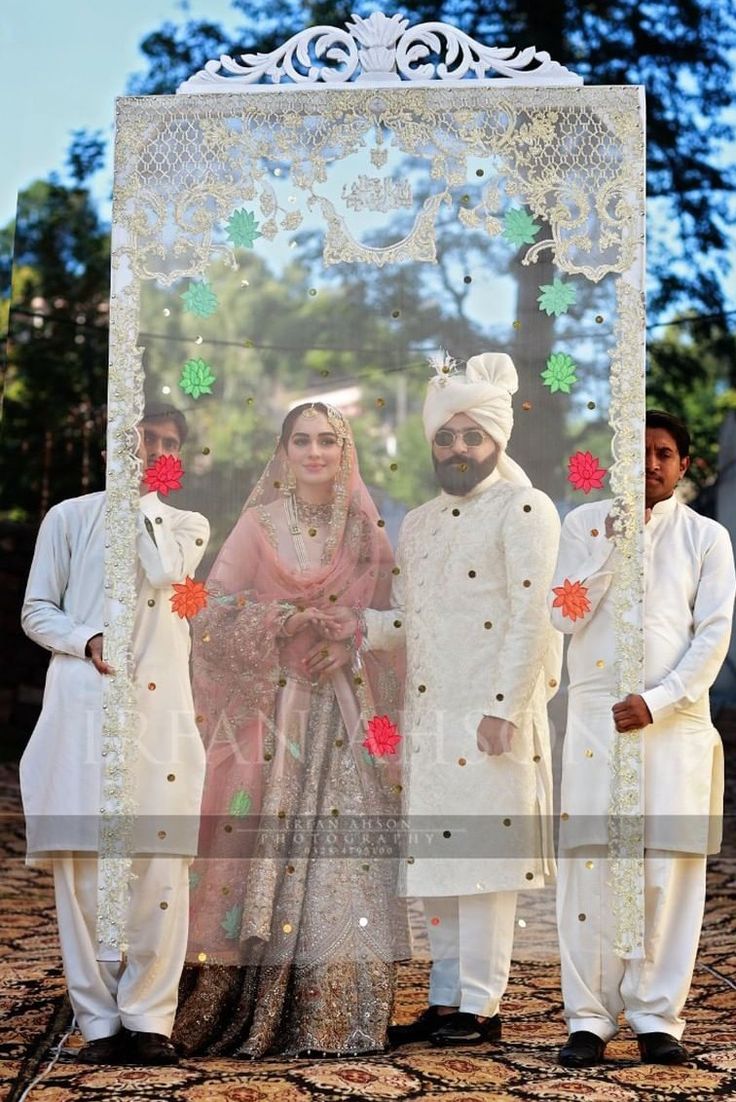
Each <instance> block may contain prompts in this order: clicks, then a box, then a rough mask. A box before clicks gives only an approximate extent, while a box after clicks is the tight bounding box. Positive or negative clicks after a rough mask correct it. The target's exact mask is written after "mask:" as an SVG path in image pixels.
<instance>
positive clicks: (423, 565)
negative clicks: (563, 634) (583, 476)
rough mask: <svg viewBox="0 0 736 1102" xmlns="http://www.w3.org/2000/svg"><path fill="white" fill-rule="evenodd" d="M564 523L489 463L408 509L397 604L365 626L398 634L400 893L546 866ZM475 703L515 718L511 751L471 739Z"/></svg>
mask: <svg viewBox="0 0 736 1102" xmlns="http://www.w3.org/2000/svg"><path fill="white" fill-rule="evenodd" d="M558 534H559V520H558V517H557V512H556V510H555V508H554V506H553V504H552V502H551V501H550V500H549V498H548V497H546V496H545V494H543V493H541V492H540V491H539V490H535V489H532V488H530V487H529V488H526V487H519V486H514V485H511V483H509V482H507V481H505V480H503V479H500V478H499V476H498V474H497V473H496V472H494V473H493V474H492V475H491V476H490V477H489V478H487V479H485V480H484V481H483V482H482V483H480V484H479V485H478V486H477V487H476V488H475V490H474V491H473V492H471V493H470V494H468V495H467V496H465V497H455V496H452V495H450V494H446V493H442V494H440V496H439V497H437V498H434V499H433V500H432V501H429V502H427V503H426V504H425V505H422V506H420V507H419V508H418V509H415V510H413V511H412V512H411V513H409V514H408V515H407V517H406V518H405V519H404V523H403V525H402V529H401V535H400V538H399V546H398V550H397V566H398V569H399V574H398V575H397V577H396V579H395V586H394V594H393V603H394V606H395V607H394V608H393V609H392V610H391V611H388V612H379V611H376V610H372V609H368V610H367V611H366V627H367V643H368V646H369V647H370V648H371V649H375V650H381V649H387V648H390V647H392V646H397V645H399V644H402V643H405V645H406V655H407V676H406V694H405V711H404V719H403V731H402V734H403V735H404V743H403V750H404V760H405V766H406V782H405V785H404V796H405V812H406V814H407V815H408V817H409V835H408V838H409V840H408V850H409V852H408V853H407V855H406V861H405V864H404V868H405V870H406V878H405V884H404V886H403V890H405V892H406V894H407V895H411V896H449V895H475V894H478V893H486V892H497V891H516V890H517V889H520V888H534V887H541V886H542V885H543V884H544V883H545V879H546V877H547V876H548V875H549V874H550V873H551V872H552V871H553V862H552V859H551V856H550V847H549V839H548V837H547V831H546V826H547V824H548V816H549V815H550V814H551V779H550V778H551V766H550V748H549V732H548V725H547V713H546V699H547V695H548V690H549V688H550V687H551V688H552V689H554V688H555V687H556V685H557V679H558V677H559V666H560V658H561V638H560V636H559V635H558V634H557V633H556V632H554V631H553V630H552V629H551V627H550V624H549V618H548V615H547V610H546V592H547V590H548V587H549V584H550V581H551V578H552V572H553V570H554V564H555V559H556V554H557V542H558ZM483 715H491V716H498V717H499V718H501V719H508V720H510V721H512V722H513V723H515V724H516V726H517V731H516V733H515V735H514V740H513V744H512V748H511V750H510V752H509V753H506V754H503V755H500V756H498V757H491V756H489V755H487V754H485V753H483V752H482V751H480V750H479V749H478V747H477V744H476V732H477V728H478V724H479V722H480V720H481V718H482V716H483Z"/></svg>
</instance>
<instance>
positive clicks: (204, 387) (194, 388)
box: [179, 359, 215, 398]
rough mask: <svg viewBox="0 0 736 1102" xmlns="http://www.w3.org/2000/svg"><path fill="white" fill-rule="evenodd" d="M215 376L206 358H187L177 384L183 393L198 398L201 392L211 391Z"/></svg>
mask: <svg viewBox="0 0 736 1102" xmlns="http://www.w3.org/2000/svg"><path fill="white" fill-rule="evenodd" d="M214 381H215V376H214V375H213V374H212V368H211V367H210V365H209V364H208V363H207V361H206V360H200V359H196V360H187V362H186V363H185V364H184V367H183V368H182V372H181V379H179V386H180V387H181V389H182V390H183V391H184V393H185V394H189V395H191V397H192V398H199V397H200V396H201V395H202V394H211V393H212V384H213V383H214Z"/></svg>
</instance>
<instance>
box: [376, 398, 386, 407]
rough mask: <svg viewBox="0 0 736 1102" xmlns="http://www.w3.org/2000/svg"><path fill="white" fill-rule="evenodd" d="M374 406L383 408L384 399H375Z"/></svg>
mask: <svg viewBox="0 0 736 1102" xmlns="http://www.w3.org/2000/svg"><path fill="white" fill-rule="evenodd" d="M376 405H377V406H385V405H386V399H385V398H376Z"/></svg>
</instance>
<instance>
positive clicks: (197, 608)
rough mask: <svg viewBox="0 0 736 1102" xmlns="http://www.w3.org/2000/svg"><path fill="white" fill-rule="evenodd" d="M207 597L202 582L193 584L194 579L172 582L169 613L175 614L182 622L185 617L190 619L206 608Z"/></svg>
mask: <svg viewBox="0 0 736 1102" xmlns="http://www.w3.org/2000/svg"><path fill="white" fill-rule="evenodd" d="M207 597H208V593H207V590H206V589H205V587H204V582H195V580H194V578H190V577H187V578H185V580H184V581H183V582H181V583H179V582H174V593H173V596H171V597H169V600H170V601H171V611H172V612H176V613H177V615H178V616H180V617H181V619H182V620H183V619H184V618H185V617H188V618H190V619H191V617H192V616H196V615H197V613H198V612H201V610H202V609H203V608H206V607H207Z"/></svg>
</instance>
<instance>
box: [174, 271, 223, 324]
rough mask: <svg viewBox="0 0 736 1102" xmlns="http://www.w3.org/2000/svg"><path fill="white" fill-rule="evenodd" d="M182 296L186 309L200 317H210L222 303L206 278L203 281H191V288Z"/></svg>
mask: <svg viewBox="0 0 736 1102" xmlns="http://www.w3.org/2000/svg"><path fill="white" fill-rule="evenodd" d="M181 297H182V300H183V302H184V309H185V310H186V311H188V313H190V314H195V315H196V317H198V318H209V317H210V316H211V315H212V314H214V312H215V310H216V309H217V307H218V306H219V305H220V301H219V299H218V297H217V295H216V294H215V292H214V291H213V290H212V288H211V287H210V285H209V283H208V282H207V280H206V279H203V280H202V282H201V283H190V284H189V290H188V291H185V292H184V294H183V295H182V296H181Z"/></svg>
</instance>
